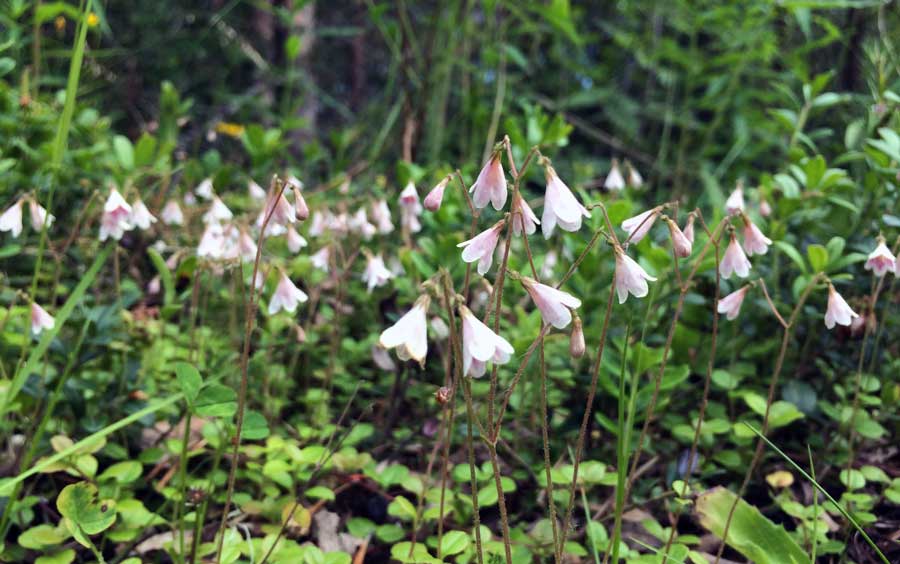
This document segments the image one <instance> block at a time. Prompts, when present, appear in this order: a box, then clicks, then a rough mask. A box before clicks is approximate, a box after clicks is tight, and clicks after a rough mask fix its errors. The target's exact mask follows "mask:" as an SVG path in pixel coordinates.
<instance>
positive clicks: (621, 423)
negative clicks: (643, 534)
mask: <svg viewBox="0 0 900 564" xmlns="http://www.w3.org/2000/svg"><path fill="white" fill-rule="evenodd" d="M630 325H631V324H630V323H629V325H628V326H626V327H625V345H624V347H623V349H622V368H621V370H620V371H619V407H618V436H617V437H616V438H617V441H616V509H615V515H616V517H615V524H614V525H613V535H612V539H610V541H609V542H610V547H611V548H612V561H613V562H614V563H615V562H618V561H619V543H620V541H621V537H622V513H623V510H624V508H625V480H626V477H627V474H626V472H625V469H626V468H627V467H628V436H629V433H628V430H627V428H626V424H625V419H626V418H625V366H626V364H627V362H628V335H629V334H630V333H631V331H630ZM607 553H609V551H607ZM603 561H604V562H606V558H604V559H603Z"/></svg>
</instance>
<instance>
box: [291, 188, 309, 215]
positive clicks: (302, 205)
mask: <svg viewBox="0 0 900 564" xmlns="http://www.w3.org/2000/svg"><path fill="white" fill-rule="evenodd" d="M294 215H296V216H297V219H299V220H300V221H306V220H307V219H309V206H307V205H306V200H304V199H303V194H301V193H300V188H299V187H298V186H295V187H294Z"/></svg>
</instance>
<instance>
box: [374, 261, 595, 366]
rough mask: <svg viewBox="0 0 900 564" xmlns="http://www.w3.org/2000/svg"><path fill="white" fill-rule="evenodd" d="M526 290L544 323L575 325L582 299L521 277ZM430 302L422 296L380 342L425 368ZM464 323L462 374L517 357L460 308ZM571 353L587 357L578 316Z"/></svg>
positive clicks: (478, 321)
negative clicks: (573, 317) (573, 314)
mask: <svg viewBox="0 0 900 564" xmlns="http://www.w3.org/2000/svg"><path fill="white" fill-rule="evenodd" d="M519 279H520V281H521V283H522V285H523V286H524V288H525V290H526V291H527V292H528V294H529V295H530V296H531V299H532V300H534V303H535V305H537V307H538V310H539V311H540V312H541V317H542V318H543V320H544V323H546V324H548V325H552V326H553V327H556V328H557V329H564V328H565V327H566V326H568V325H569V324H570V323H571V322H572V310H574V309H577V308H579V307H581V300H579V299H578V298H576V297H575V296H573V295H571V294H569V293H567V292H563V291H562V290H558V289H557V288H554V287H552V286H547V285H546V284H541V283H540V282H538V281H536V280H534V279H532V278H528V277H525V276H519ZM430 303H431V299H430V298H429V297H428V295H427V294H425V295H423V296H421V297H420V298H419V299H418V300H416V303H415V304H414V305H413V307H412V309H410V310H409V311H408V312H407V313H406V314H404V315H403V316H402V317H401V318H400V319H398V320H397V322H396V323H394V325H392V326H391V327H388V328H387V329H385V330H384V331H383V332H382V333H381V337H380V338H379V340H378V343H379V345H380V346H381V347H383V348H385V349H391V348H396V349H397V356H398V357H399V358H400V359H401V360H410V359H412V360H415V361H416V362H418V363H419V365H420V366H424V363H425V357H426V355H427V353H428V336H427V319H426V318H427V311H428V306H429V304H430ZM458 312H459V316H460V319H461V322H462V341H463V343H462V344H463V346H462V354H463V374H464V375H467V376H472V377H475V378H477V377H479V376H482V375H483V374H484V372H485V370H486V364H487V363H488V362H493V363H494V364H506V363H507V362H508V361H509V359H510V358H511V357H512V355H513V354H514V352H515V350H514V349H513V347H512V345H511V344H510V343H509V341H507V340H506V339H504V338H503V337H501V336H500V335H498V334H497V333H495V332H494V331H493V330H492V329H491V328H490V327H488V326H487V325H485V324H484V323H482V322H481V320H479V319H478V318H477V317H476V316H475V314H473V313H472V310H470V309H469V308H468V307H467V306H465V305H462V304H461V305H460V306H459V308H458ZM571 349H572V354H573V355H575V356H581V355H582V354H584V335H583V333H582V331H581V320H580V319H579V318H578V317H577V316H576V318H575V329H574V330H573V334H572V346H571Z"/></svg>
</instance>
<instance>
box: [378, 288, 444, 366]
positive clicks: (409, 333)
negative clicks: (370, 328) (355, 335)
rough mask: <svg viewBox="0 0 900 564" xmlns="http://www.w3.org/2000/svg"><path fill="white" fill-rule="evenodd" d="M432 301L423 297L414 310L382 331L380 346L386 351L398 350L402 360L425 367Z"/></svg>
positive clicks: (425, 296)
mask: <svg viewBox="0 0 900 564" xmlns="http://www.w3.org/2000/svg"><path fill="white" fill-rule="evenodd" d="M430 303H431V299H430V298H429V297H428V295H427V294H426V295H423V296H421V297H420V298H419V299H418V300H416V303H415V304H414V305H413V307H412V309H410V310H409V311H408V312H406V313H405V314H404V315H403V316H402V317H401V318H400V319H398V320H397V322H396V323H394V324H393V325H391V326H390V327H388V328H387V329H385V330H384V331H382V333H381V337H379V339H378V344H379V345H381V346H382V347H383V348H385V349H394V348H395V349H397V357H399V358H400V360H410V359H412V360H415V361H416V362H418V363H419V366H424V365H425V357H426V356H427V355H428V320H427V317H426V314H427V312H428V305H429V304H430Z"/></svg>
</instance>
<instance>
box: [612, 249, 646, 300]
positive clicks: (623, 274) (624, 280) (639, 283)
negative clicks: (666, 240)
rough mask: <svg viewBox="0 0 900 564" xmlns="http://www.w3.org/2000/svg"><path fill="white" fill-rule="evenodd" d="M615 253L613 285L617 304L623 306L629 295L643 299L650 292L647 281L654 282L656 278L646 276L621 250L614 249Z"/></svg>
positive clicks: (644, 271)
mask: <svg viewBox="0 0 900 564" xmlns="http://www.w3.org/2000/svg"><path fill="white" fill-rule="evenodd" d="M615 253H616V274H615V282H614V283H615V285H616V293H617V294H618V296H619V303H620V304H624V303H625V300H627V299H628V294H629V293H631V295H633V296H634V297H635V298H643V297H644V296H646V295H647V292H649V291H650V287H649V286H648V285H647V281H648V280H649V281H650V282H654V281H656V278H654V277H653V276H650V275H649V274H647V271H646V270H644V269H643V268H642V267H641V265H639V264H638V263H637V262H635V261H634V259H632V258H631V257H629V256H628V255H626V254H625V251H623V250H622V249H621V248H619V247H616V248H615Z"/></svg>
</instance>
